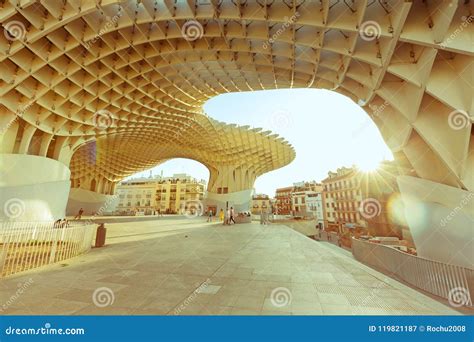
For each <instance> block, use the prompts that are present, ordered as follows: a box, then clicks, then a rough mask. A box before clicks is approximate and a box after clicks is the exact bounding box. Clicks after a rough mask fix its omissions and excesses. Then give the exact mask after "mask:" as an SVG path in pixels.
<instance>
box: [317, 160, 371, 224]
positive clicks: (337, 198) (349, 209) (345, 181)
mask: <svg viewBox="0 0 474 342" xmlns="http://www.w3.org/2000/svg"><path fill="white" fill-rule="evenodd" d="M361 177H362V173H361V172H359V170H358V169H357V168H356V167H341V168H338V169H337V171H336V172H329V173H328V177H327V178H326V179H324V180H323V181H322V184H323V205H324V211H325V212H324V226H325V228H326V229H328V230H331V231H337V232H339V233H344V232H346V231H347V230H351V229H355V228H363V229H365V228H367V222H366V220H365V219H364V217H363V216H362V215H361V213H360V210H359V208H360V206H361V203H362V194H361V188H360V186H361Z"/></svg>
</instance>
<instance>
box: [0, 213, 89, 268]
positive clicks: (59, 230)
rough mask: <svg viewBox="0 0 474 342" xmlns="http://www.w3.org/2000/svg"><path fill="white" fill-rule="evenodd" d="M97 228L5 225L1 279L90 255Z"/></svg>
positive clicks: (1, 238) (0, 247)
mask: <svg viewBox="0 0 474 342" xmlns="http://www.w3.org/2000/svg"><path fill="white" fill-rule="evenodd" d="M95 228H96V226H95V225H93V224H78V223H69V224H67V226H66V225H63V226H61V225H58V224H55V223H54V222H5V223H3V224H2V226H1V231H0V277H5V276H8V275H11V274H14V273H18V272H23V271H26V270H29V269H32V268H36V267H40V266H44V265H48V264H53V263H56V262H59V261H62V260H66V259H69V258H72V257H75V256H77V255H79V254H82V253H85V252H88V251H89V250H90V248H91V246H92V239H93V238H94V232H95Z"/></svg>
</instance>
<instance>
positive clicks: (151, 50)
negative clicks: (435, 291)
mask: <svg viewBox="0 0 474 342" xmlns="http://www.w3.org/2000/svg"><path fill="white" fill-rule="evenodd" d="M473 8H474V6H473V4H472V2H471V1H401V0H399V1H383V0H378V1H375V0H367V1H352V0H344V1H342V0H330V1H329V0H317V1H310V0H306V1H305V0H283V1H278V0H275V1H274V0H255V1H250V0H187V1H185V0H183V1H180V0H177V1H170V0H165V1H154V0H131V1H115V0H97V1H91V0H71V1H52V0H44V1H28V0H7V1H2V2H1V3H0V22H1V25H2V28H3V32H2V34H0V66H1V69H0V75H1V78H0V82H1V87H0V127H1V131H0V141H1V145H0V153H1V154H0V163H1V164H0V165H1V181H0V193H1V195H2V196H1V201H2V203H0V204H1V205H2V206H4V207H8V205H14V204H15V203H12V201H14V200H17V199H20V200H21V201H22V202H21V205H23V206H26V210H24V214H25V215H26V216H25V217H20V218H18V219H23V220H24V219H30V220H34V219H45V215H46V216H48V217H52V218H58V217H62V216H64V213H65V210H66V203H67V202H68V197H69V202H70V203H75V204H77V206H82V205H89V204H91V203H93V204H94V205H96V206H100V205H103V203H104V202H106V201H107V200H108V198H109V197H111V196H113V195H114V191H115V187H116V185H117V183H118V182H119V181H121V180H122V179H124V178H125V177H127V176H129V175H132V174H134V173H136V172H138V171H141V170H144V169H147V168H150V167H153V166H155V165H157V164H159V163H162V162H164V161H166V160H169V159H171V158H177V157H180V158H190V159H194V160H197V161H199V162H201V163H202V164H204V165H205V166H206V167H207V168H208V169H209V170H210V180H209V183H208V189H207V190H208V201H210V202H214V203H217V204H219V205H222V203H225V202H226V201H232V202H233V203H236V204H237V205H245V202H248V201H249V200H250V194H251V191H252V190H251V189H252V187H253V183H254V181H255V179H256V178H257V177H258V176H259V175H261V174H263V173H265V172H268V171H271V170H274V169H277V168H280V167H283V166H285V165H287V164H289V163H291V161H292V160H293V159H294V158H295V150H294V149H293V147H292V146H291V144H290V142H287V141H286V140H285V139H284V137H279V136H278V135H276V134H273V133H272V132H270V131H266V130H265V128H263V129H255V128H254V129H251V128H250V127H248V126H236V125H232V124H226V123H223V122H218V121H216V120H214V119H212V118H210V117H208V116H207V115H205V113H203V110H202V106H203V104H204V103H205V102H206V101H207V100H208V99H210V98H212V97H214V96H217V95H219V94H222V93H228V92H240V91H257V90H265V89H283V88H316V89H330V90H333V91H336V92H339V93H341V94H343V95H345V96H347V97H349V98H351V99H352V100H353V101H354V102H355V103H357V104H359V105H360V106H362V107H363V108H364V109H365V110H366V112H367V113H368V115H369V116H370V117H371V118H372V120H373V121H374V122H375V123H376V125H377V126H378V128H379V129H380V132H381V134H382V136H383V138H384V140H385V142H386V143H387V145H388V146H389V147H390V149H391V150H392V151H393V153H394V156H395V159H396V161H397V162H398V163H400V164H403V165H405V166H408V167H409V168H410V169H412V170H413V171H414V172H415V173H416V175H417V177H408V176H402V177H400V178H399V181H398V182H399V185H400V189H401V191H402V195H403V196H404V200H405V201H406V202H407V203H405V204H406V206H407V208H408V209H407V216H408V218H407V219H408V222H409V225H410V229H412V230H413V231H415V230H416V231H420V232H421V233H420V235H419V236H420V237H419V238H421V237H423V238H432V236H431V235H430V234H431V233H430V229H432V227H433V225H437V226H439V221H440V220H441V219H442V218H443V217H448V216H449V215H450V214H451V213H452V211H453V208H456V207H460V210H458V211H456V215H451V216H449V220H447V221H446V220H445V221H446V222H447V223H448V224H447V226H448V228H453V229H451V230H450V229H448V228H446V230H445V234H446V231H449V232H453V231H454V233H448V235H444V236H448V239H449V243H451V245H449V246H448V247H447V248H448V249H449V250H448V251H447V252H446V253H448V254H449V253H451V252H452V251H453V250H459V248H461V245H462V246H464V244H465V243H466V242H468V241H467V240H466V237H469V236H470V237H471V238H472V210H471V208H472V206H473V203H474V201H473V198H472V197H474V196H473V194H472V191H473V190H474V178H473V174H474V153H473V151H474V138H473V133H472V121H473V116H474V114H473V113H474V111H473V96H472V95H473V83H474V78H473V75H474V70H473V56H474V45H473V44H472V43H473V34H474V33H473V31H474V29H473V26H472V21H473ZM335 133H336V132H335ZM296 152H297V151H296ZM223 189H226V190H225V193H223V192H224V191H223ZM466 198H467V199H468V200H466ZM463 203H465V204H463ZM16 204H17V205H18V203H16ZM13 209H15V208H13ZM410 210H411V212H412V214H413V215H411V214H410ZM4 214H5V213H4ZM420 215H422V216H423V217H422V218H420ZM10 218H11V215H10ZM427 232H428V233H427ZM427 234H428V235H427ZM449 234H451V235H449ZM469 234H470V235H469ZM417 236H418V235H416V234H415V242H416V239H417ZM434 238H435V241H434V242H433V244H431V245H433V246H434V247H432V248H436V247H435V242H436V241H438V242H440V243H444V242H443V241H440V240H439V239H441V237H439V236H438V235H436V234H435V235H434ZM463 242H464V244H463ZM454 246H457V247H454ZM470 246H471V245H470ZM426 254H427V255H428V254H429V250H427V253H426ZM463 257H464V256H461V257H460V260H462V258H463ZM460 263H461V264H462V262H460Z"/></svg>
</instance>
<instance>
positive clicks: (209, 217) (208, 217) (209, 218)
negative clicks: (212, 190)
mask: <svg viewBox="0 0 474 342" xmlns="http://www.w3.org/2000/svg"><path fill="white" fill-rule="evenodd" d="M207 222H212V209H209V215H208V216H207Z"/></svg>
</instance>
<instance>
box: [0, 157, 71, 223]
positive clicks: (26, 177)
mask: <svg viewBox="0 0 474 342" xmlns="http://www.w3.org/2000/svg"><path fill="white" fill-rule="evenodd" d="M69 178H70V171H69V168H68V167H66V166H65V165H64V164H63V163H60V162H58V161H56V160H54V159H49V158H46V157H39V156H32V155H25V154H0V208H1V209H0V220H1V221H49V220H56V219H59V218H63V217H64V216H65V210H66V203H67V198H68V194H69V188H70V181H69Z"/></svg>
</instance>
